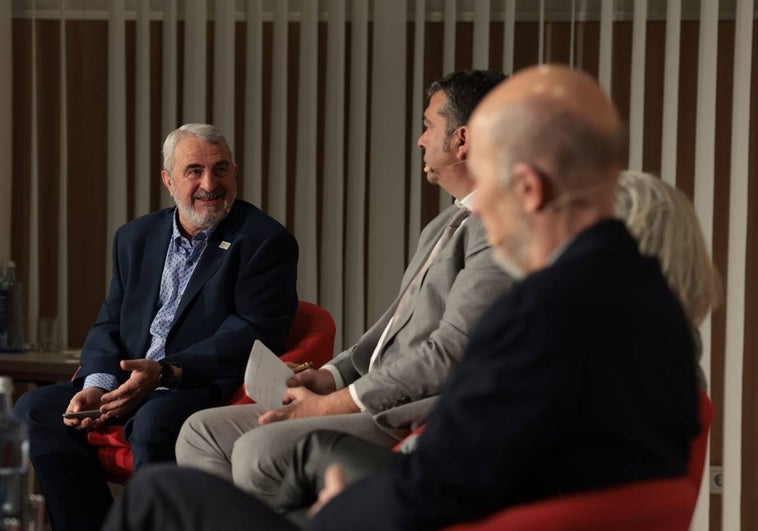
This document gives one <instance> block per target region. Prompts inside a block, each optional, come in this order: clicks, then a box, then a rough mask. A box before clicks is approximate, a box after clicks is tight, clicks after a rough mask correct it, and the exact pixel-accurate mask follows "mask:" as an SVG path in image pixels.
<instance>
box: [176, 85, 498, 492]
mask: <svg viewBox="0 0 758 531" xmlns="http://www.w3.org/2000/svg"><path fill="white" fill-rule="evenodd" d="M503 78H504V76H503V75H502V74H500V73H495V72H485V71H466V72H458V73H454V74H450V75H448V76H446V77H445V78H443V79H441V80H439V81H436V82H434V83H432V85H431V86H430V87H429V89H428V91H427V96H428V97H429V103H428V106H427V108H426V110H425V112H424V132H423V133H422V134H421V136H420V137H419V139H418V146H419V147H420V148H421V149H423V150H424V163H425V164H426V167H425V168H424V170H425V172H426V174H427V179H428V180H429V182H431V183H433V184H437V185H439V186H441V187H442V188H443V189H444V190H445V191H447V192H448V193H450V194H451V195H452V196H453V197H455V198H456V201H455V204H454V205H452V206H450V207H449V208H447V209H445V210H444V211H443V212H442V213H441V214H440V215H438V216H437V217H436V218H434V219H433V220H432V221H431V222H430V223H429V224H428V225H427V226H426V228H425V229H424V230H423V232H422V233H421V236H420V239H419V244H418V250H417V252H416V254H415V256H414V257H413V258H412V260H411V262H410V264H409V266H408V268H407V270H406V271H405V274H404V276H403V280H402V283H401V285H400V292H399V294H398V297H397V298H396V299H395V301H394V302H393V303H392V305H391V306H390V307H389V308H388V309H387V311H386V312H385V313H384V315H382V317H381V318H380V319H379V320H378V321H377V322H376V323H375V324H374V325H373V326H372V327H371V328H370V329H369V330H368V331H367V332H366V333H365V334H364V335H363V336H362V337H361V338H360V339H359V340H358V342H357V343H356V344H355V345H354V346H353V347H352V348H350V349H348V350H346V351H344V352H342V353H341V354H339V355H337V356H336V357H335V358H334V359H333V360H332V361H331V362H330V363H328V364H327V365H325V366H324V367H322V368H321V369H320V370H313V369H309V370H306V371H304V372H301V373H298V374H296V375H295V376H293V377H292V378H291V379H290V381H288V382H287V383H288V385H289V386H290V388H289V389H288V391H287V392H286V394H285V397H284V403H285V404H286V405H285V406H284V407H282V408H280V409H276V410H273V411H269V412H264V411H263V410H262V409H261V408H260V407H259V406H258V405H256V404H251V405H244V406H228V407H224V408H214V409H209V410H205V411H200V412H198V413H195V414H194V415H192V416H191V417H190V418H189V419H187V421H186V422H185V424H184V426H183V427H182V430H181V433H180V434H179V439H178V441H177V446H176V456H177V462H178V463H179V464H180V465H184V466H191V467H195V468H200V469H202V470H205V471H207V472H210V473H212V474H215V475H218V476H221V477H223V478H226V479H228V480H231V481H233V482H234V483H235V484H236V485H237V486H239V487H240V488H242V489H244V490H246V491H248V492H250V493H252V494H255V495H257V496H258V497H260V498H261V499H263V500H264V501H268V502H271V501H272V500H273V498H274V497H275V496H276V494H277V492H278V489H279V485H280V483H281V480H282V478H283V476H284V473H285V472H286V470H287V468H288V466H289V464H290V461H291V458H292V451H293V449H294V447H295V445H296V443H297V442H298V440H299V439H301V438H302V437H303V436H304V435H306V434H308V433H310V432H311V431H313V430H316V429H330V430H335V431H341V432H345V433H349V434H352V435H356V436H358V437H361V438H363V439H366V440H369V441H371V442H374V443H376V444H378V445H381V446H384V447H391V446H393V445H394V444H395V443H396V442H397V441H398V440H400V439H401V438H402V437H404V436H405V435H407V434H408V433H409V432H410V431H411V430H412V429H414V428H415V427H416V426H417V425H419V424H421V423H423V422H424V421H425V420H426V418H427V416H428V414H429V412H430V411H431V409H432V407H433V405H434V403H435V402H436V400H437V397H438V394H439V390H440V387H441V385H442V383H443V382H444V380H445V379H446V378H447V376H448V375H449V374H450V371H451V370H452V369H453V368H454V367H455V366H456V365H457V363H458V362H459V361H460V359H461V356H462V355H463V352H464V350H465V348H466V346H467V344H468V340H469V335H470V333H471V330H472V327H473V326H474V324H476V323H477V321H478V320H479V318H480V316H481V315H482V314H483V313H484V311H485V310H486V309H487V308H488V307H489V306H490V305H491V303H492V302H494V300H495V299H497V298H498V297H499V296H500V295H501V294H503V293H504V292H505V291H506V290H507V289H508V288H509V286H510V284H511V279H510V278H509V277H508V276H507V275H506V274H505V273H503V270H502V269H501V268H499V267H498V266H497V265H496V264H495V262H494V261H493V259H492V256H491V250H490V244H489V243H488V242H487V239H486V235H485V232H484V229H483V227H482V224H481V222H480V221H479V219H478V218H473V217H468V216H467V215H468V214H469V213H470V210H469V208H470V206H471V202H472V199H473V196H474V194H475V193H476V192H475V190H474V187H475V185H474V181H473V179H472V178H471V176H470V175H469V173H468V170H467V168H466V164H465V162H466V156H467V153H468V148H469V133H468V127H467V122H468V118H469V115H470V114H471V112H472V110H473V109H474V107H475V106H476V104H477V103H478V102H479V101H480V100H481V98H482V97H483V96H484V95H485V94H486V93H487V92H488V91H489V90H490V89H491V88H493V87H494V86H495V85H497V84H498V83H499V82H500V81H502V80H503Z"/></svg>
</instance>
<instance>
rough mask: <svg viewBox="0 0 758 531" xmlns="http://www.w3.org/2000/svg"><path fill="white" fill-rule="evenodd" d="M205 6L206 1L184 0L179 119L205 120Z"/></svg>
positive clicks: (189, 120)
mask: <svg viewBox="0 0 758 531" xmlns="http://www.w3.org/2000/svg"><path fill="white" fill-rule="evenodd" d="M207 18H208V7H207V5H206V0H185V7H184V83H183V87H184V100H183V103H184V109H183V110H182V122H184V123H189V122H205V121H206V112H205V105H206V89H205V87H206V82H207V79H206V70H207V68H206V56H207V50H206V47H207V44H206V43H207V40H208V31H207V26H206V22H207Z"/></svg>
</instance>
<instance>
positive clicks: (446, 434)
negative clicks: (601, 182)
mask: <svg viewBox="0 0 758 531" xmlns="http://www.w3.org/2000/svg"><path fill="white" fill-rule="evenodd" d="M693 348H694V346H693V340H692V335H691V332H690V329H689V326H688V324H687V321H686V318H685V317H684V314H683V312H682V309H681V306H680V304H679V302H678V300H677V299H676V297H675V296H674V295H673V294H672V292H671V290H670V289H669V287H668V285H667V283H666V280H665V279H664V277H663V275H662V274H661V271H660V267H659V265H658V262H657V261H656V260H655V259H652V258H643V257H642V256H640V254H639V252H638V250H637V245H636V243H635V241H634V240H633V239H632V237H631V236H630V234H629V233H628V232H627V230H626V228H625V227H624V225H623V224H622V223H621V222H618V221H604V222H601V223H599V224H597V225H595V226H594V227H592V228H590V229H588V230H586V231H585V232H583V233H582V234H580V235H579V236H578V237H577V238H576V239H575V240H574V241H573V242H572V243H571V244H570V245H569V246H568V247H567V248H566V249H565V250H564V252H563V253H562V254H561V255H560V257H559V258H558V260H557V261H556V262H555V263H554V264H553V265H552V266H550V267H547V268H545V269H543V270H541V271H539V272H536V273H534V274H532V275H530V276H529V277H527V278H525V279H524V280H523V281H521V282H519V283H518V284H516V285H515V286H514V287H513V289H512V290H511V292H510V293H509V294H507V295H505V296H504V297H503V298H501V299H500V300H499V301H498V302H497V303H495V305H494V306H493V307H492V308H491V309H490V310H489V311H488V313H487V314H486V316H485V317H484V318H483V320H482V321H481V322H480V324H479V326H478V327H477V329H476V331H475V332H474V334H473V336H472V341H471V343H470V346H469V349H468V353H467V355H466V356H465V357H464V359H463V361H462V362H461V364H460V365H459V366H458V367H457V368H456V370H455V371H454V372H453V375H452V376H451V378H450V380H449V381H448V383H447V385H446V386H445V387H444V388H443V390H442V398H441V399H440V402H439V404H438V406H437V407H436V408H435V410H434V411H433V412H432V414H431V416H430V418H429V422H428V424H427V428H426V431H425V432H424V433H423V434H422V435H421V437H420V438H419V442H418V449H417V451H416V452H415V453H414V454H411V455H409V456H407V457H404V458H403V459H401V460H400V461H399V463H397V466H393V467H392V468H391V469H389V470H388V471H385V472H383V473H381V474H380V475H378V476H375V477H373V478H371V479H367V480H365V481H363V482H361V483H358V484H356V485H354V486H353V487H351V488H349V489H347V490H346V491H345V492H344V493H343V494H342V495H340V496H339V497H337V498H336V499H335V500H333V501H332V502H331V503H329V504H328V505H327V506H326V507H325V508H324V509H322V510H321V512H320V513H319V514H318V515H317V516H316V518H315V519H314V520H313V521H312V528H313V529H413V530H419V529H437V528H439V527H443V526H445V525H447V524H451V523H453V522H458V521H462V520H469V519H473V518H476V517H480V516H484V515H486V514H489V513H491V512H493V511H495V510H497V509H500V508H503V507H506V506H511V505H516V504H521V503H525V502H529V501H534V500H539V499H543V498H548V497H551V496H556V495H560V494H565V493H570V492H577V491H582V490H589V489H596V488H601V487H604V486H609V485H613V484H619V483H624V482H631V481H638V480H645V479H650V478H662V477H671V476H681V475H684V474H685V470H686V463H687V459H688V455H689V446H690V441H691V439H692V438H693V437H694V436H695V435H696V434H697V433H698V431H699V424H698V412H697V403H698V402H697V389H696V383H695V363H694V357H693Z"/></svg>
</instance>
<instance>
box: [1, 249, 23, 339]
mask: <svg viewBox="0 0 758 531" xmlns="http://www.w3.org/2000/svg"><path fill="white" fill-rule="evenodd" d="M5 286H6V288H7V290H8V346H7V349H8V350H11V351H14V352H19V351H21V350H23V346H24V338H23V330H24V318H23V315H24V309H23V300H22V296H23V295H22V293H21V282H20V281H19V280H18V279H17V278H16V264H15V262H13V261H11V260H8V269H7V271H6V272H5Z"/></svg>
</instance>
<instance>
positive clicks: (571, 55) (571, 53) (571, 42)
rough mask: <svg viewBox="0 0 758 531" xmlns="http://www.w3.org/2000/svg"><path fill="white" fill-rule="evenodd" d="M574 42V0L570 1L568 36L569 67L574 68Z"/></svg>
mask: <svg viewBox="0 0 758 531" xmlns="http://www.w3.org/2000/svg"><path fill="white" fill-rule="evenodd" d="M575 42H576V0H571V35H570V36H569V66H570V67H571V68H574V56H575V55H576V52H575V51H574V43H575Z"/></svg>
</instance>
